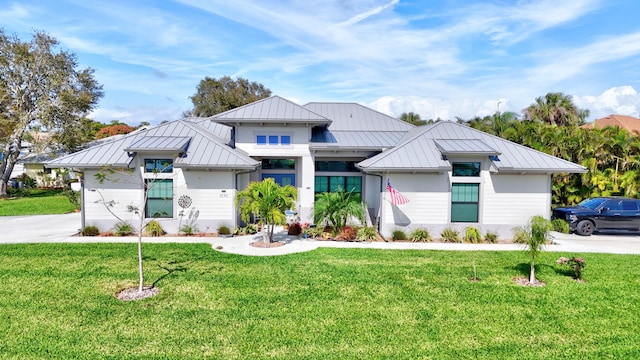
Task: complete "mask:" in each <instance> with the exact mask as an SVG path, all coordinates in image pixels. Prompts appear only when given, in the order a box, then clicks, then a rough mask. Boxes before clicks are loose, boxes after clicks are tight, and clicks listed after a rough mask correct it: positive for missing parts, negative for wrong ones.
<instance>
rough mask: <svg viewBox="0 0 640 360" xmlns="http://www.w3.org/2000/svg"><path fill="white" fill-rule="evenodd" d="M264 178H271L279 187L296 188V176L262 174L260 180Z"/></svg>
mask: <svg viewBox="0 0 640 360" xmlns="http://www.w3.org/2000/svg"><path fill="white" fill-rule="evenodd" d="M266 178H272V179H273V180H274V181H275V182H276V183H277V184H278V185H280V186H285V185H291V186H296V174H262V180H264V179H266Z"/></svg>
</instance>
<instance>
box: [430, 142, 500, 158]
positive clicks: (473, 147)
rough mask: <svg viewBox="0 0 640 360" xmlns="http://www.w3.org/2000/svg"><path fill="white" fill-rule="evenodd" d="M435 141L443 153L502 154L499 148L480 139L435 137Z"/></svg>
mask: <svg viewBox="0 0 640 360" xmlns="http://www.w3.org/2000/svg"><path fill="white" fill-rule="evenodd" d="M434 142H435V144H436V146H437V147H438V150H440V152H441V153H442V154H443V155H455V154H474V155H500V152H499V151H498V150H496V149H494V148H492V147H491V146H489V145H487V144H485V143H484V142H483V141H482V140H480V139H435V140H434Z"/></svg>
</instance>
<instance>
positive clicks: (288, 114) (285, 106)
mask: <svg viewBox="0 0 640 360" xmlns="http://www.w3.org/2000/svg"><path fill="white" fill-rule="evenodd" d="M209 119H211V120H212V121H215V122H217V123H222V124H228V125H234V124H243V123H253V124H269V123H273V124H279V125H280V124H310V125H329V124H331V120H329V119H327V118H326V117H324V116H322V115H319V114H316V113H314V112H312V111H310V110H308V109H305V108H304V107H302V106H300V105H298V104H296V103H294V102H291V101H289V100H286V99H283V98H281V97H279V96H271V97H268V98H265V99H262V100H258V101H256V102H252V103H251V104H247V105H244V106H241V107H238V108H235V109H231V110H228V111H225V112H223V113H220V114H216V115H213V116H211V117H209Z"/></svg>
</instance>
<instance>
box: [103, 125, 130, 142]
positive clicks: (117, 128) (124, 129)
mask: <svg viewBox="0 0 640 360" xmlns="http://www.w3.org/2000/svg"><path fill="white" fill-rule="evenodd" d="M133 130H135V128H134V127H132V126H129V125H127V124H122V123H116V124H112V125H108V126H105V127H103V128H102V129H100V130H98V132H96V135H95V138H96V139H104V138H106V137H109V136H113V135H123V134H128V133H130V132H132V131H133Z"/></svg>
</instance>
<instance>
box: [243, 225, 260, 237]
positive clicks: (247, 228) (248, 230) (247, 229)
mask: <svg viewBox="0 0 640 360" xmlns="http://www.w3.org/2000/svg"><path fill="white" fill-rule="evenodd" d="M257 232H258V228H257V227H256V225H255V224H247V226H245V227H244V233H245V234H249V235H253V234H255V233H257Z"/></svg>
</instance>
